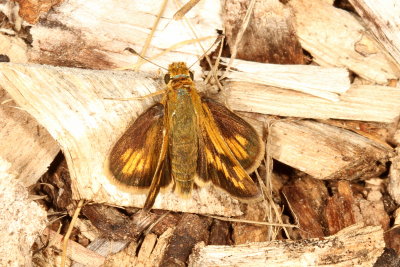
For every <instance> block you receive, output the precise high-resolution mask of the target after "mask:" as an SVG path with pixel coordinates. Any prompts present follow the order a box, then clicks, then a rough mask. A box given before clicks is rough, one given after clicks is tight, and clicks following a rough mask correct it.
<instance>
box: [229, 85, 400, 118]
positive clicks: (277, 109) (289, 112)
mask: <svg viewBox="0 0 400 267" xmlns="http://www.w3.org/2000/svg"><path fill="white" fill-rule="evenodd" d="M225 88H226V91H225V95H226V97H227V103H228V104H229V106H230V107H231V108H233V109H234V110H240V111H249V110H250V111H253V112H258V113H263V114H271V115H280V116H293V117H303V118H314V119H329V118H331V119H344V120H360V121H376V122H386V123H393V122H396V121H397V119H398V116H399V114H400V90H399V89H398V88H393V87H388V86H373V85H353V86H352V87H351V88H350V89H349V90H348V91H347V92H346V93H344V94H342V95H341V97H340V101H339V102H332V101H327V100H324V99H321V98H318V97H314V96H310V95H306V94H303V93H299V92H293V91H291V90H284V89H280V88H275V87H268V86H264V85H259V84H255V83H244V82H229V83H227V84H226V86H225Z"/></svg>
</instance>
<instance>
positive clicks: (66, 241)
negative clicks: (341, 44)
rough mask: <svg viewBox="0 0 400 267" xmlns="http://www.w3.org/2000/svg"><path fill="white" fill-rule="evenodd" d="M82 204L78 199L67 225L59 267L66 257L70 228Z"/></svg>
mask: <svg viewBox="0 0 400 267" xmlns="http://www.w3.org/2000/svg"><path fill="white" fill-rule="evenodd" d="M82 206H83V199H81V200H79V203H78V206H77V207H76V210H75V212H74V215H73V216H72V220H71V223H70V224H69V226H68V230H67V233H66V234H65V236H64V240H63V246H62V254H61V267H64V266H65V260H66V257H67V247H68V241H69V237H70V235H71V232H72V229H73V228H74V225H75V223H76V220H77V219H78V215H79V213H80V212H81V208H82Z"/></svg>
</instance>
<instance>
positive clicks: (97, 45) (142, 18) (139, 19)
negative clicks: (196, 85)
mask: <svg viewBox="0 0 400 267" xmlns="http://www.w3.org/2000/svg"><path fill="white" fill-rule="evenodd" d="M163 1H164V0H151V1H130V0H104V1H97V0H88V1H85V4H82V2H81V1H79V0H71V1H63V2H62V3H61V4H60V5H58V6H56V7H54V8H53V9H52V10H51V11H50V12H49V13H48V14H46V15H44V16H42V18H41V20H40V22H39V23H37V24H35V25H33V26H32V29H31V31H30V32H31V34H32V38H33V40H34V41H33V43H32V50H31V54H30V55H31V62H38V63H46V64H52V65H65V64H67V65H68V66H84V67H86V68H94V69H99V68H100V69H109V68H116V67H124V68H132V66H133V65H134V64H135V63H136V62H137V61H138V57H136V56H134V55H132V54H131V53H128V52H126V51H124V50H125V48H126V47H131V48H133V49H135V50H136V51H137V52H139V53H141V51H142V48H143V46H144V44H145V43H146V39H147V37H148V36H149V34H150V32H151V30H152V28H153V25H154V22H155V20H156V17H157V15H158V13H159V11H160V9H161V6H162V4H163ZM180 7H181V4H179V3H177V2H174V1H169V2H168V3H167V6H166V9H165V11H164V13H163V15H162V16H161V19H160V22H159V25H158V27H157V29H156V31H155V33H154V36H153V38H152V40H151V45H150V49H148V51H147V52H146V53H145V54H144V55H143V56H146V57H147V58H149V59H151V60H152V61H154V62H155V63H157V64H159V65H161V66H163V67H167V66H168V64H169V63H170V62H171V61H185V62H188V64H190V65H191V64H192V63H194V62H195V61H196V60H197V59H198V58H199V57H200V56H201V55H203V54H204V50H203V49H202V48H201V47H200V46H199V44H198V43H196V42H194V43H191V44H186V45H183V46H180V47H175V48H173V49H172V51H169V52H168V53H166V54H164V55H162V56H158V57H157V58H153V57H154V56H156V55H158V54H160V53H161V52H165V51H166V49H168V48H170V47H173V46H174V45H176V44H178V43H180V42H183V41H188V40H193V39H196V38H206V39H205V40H202V42H201V44H202V46H203V47H204V48H205V49H208V48H209V47H210V46H211V44H212V43H213V42H214V41H215V40H216V37H217V34H216V31H215V29H222V22H221V18H220V16H219V11H220V3H219V1H215V0H204V1H201V2H200V3H198V4H197V5H196V7H195V8H193V9H192V10H191V11H190V12H188V13H187V14H186V15H185V19H184V20H181V21H176V20H174V19H173V15H174V14H175V12H176V11H177V10H178V9H179V8H180ZM105 11H107V12H105ZM188 23H190V24H191V25H193V26H194V30H195V32H196V33H193V32H192V30H191V29H190V28H189V27H188V26H187V24H188ZM53 25H57V27H54V26H53ZM193 69H194V70H199V67H198V64H197V67H194V68H193ZM141 70H144V71H152V72H154V71H156V70H158V67H156V66H154V65H152V64H149V63H145V64H144V65H143V66H142V68H141Z"/></svg>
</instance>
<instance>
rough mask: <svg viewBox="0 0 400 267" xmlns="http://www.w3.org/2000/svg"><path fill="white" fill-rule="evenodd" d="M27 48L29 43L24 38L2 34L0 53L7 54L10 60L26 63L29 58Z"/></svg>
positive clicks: (0, 37) (0, 35)
mask: <svg viewBox="0 0 400 267" xmlns="http://www.w3.org/2000/svg"><path fill="white" fill-rule="evenodd" d="M13 34H14V33H13ZM27 49H28V45H27V44H26V43H25V42H24V41H23V40H22V39H20V38H18V37H15V36H7V35H4V34H0V54H3V55H7V56H8V57H9V58H10V61H12V62H15V63H26V62H27V60H28V56H27V55H26V52H27Z"/></svg>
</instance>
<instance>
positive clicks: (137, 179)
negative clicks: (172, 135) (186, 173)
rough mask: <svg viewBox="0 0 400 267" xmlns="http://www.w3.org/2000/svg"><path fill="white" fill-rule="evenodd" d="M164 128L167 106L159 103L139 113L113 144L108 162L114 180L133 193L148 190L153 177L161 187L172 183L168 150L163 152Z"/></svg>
mask: <svg viewBox="0 0 400 267" xmlns="http://www.w3.org/2000/svg"><path fill="white" fill-rule="evenodd" d="M163 131H164V106H163V105H162V104H161V103H158V104H155V105H154V106H152V107H150V108H149V109H147V110H146V111H145V112H144V113H143V114H142V115H140V116H139V117H138V118H137V119H136V120H135V122H134V123H133V124H132V125H131V126H130V127H129V128H128V129H127V130H126V132H125V133H124V134H123V135H122V136H121V138H120V139H119V140H118V141H117V142H116V144H115V145H114V147H113V149H112V150H111V153H110V156H109V158H108V162H107V163H108V168H109V171H110V172H111V174H112V176H113V177H112V178H111V181H112V182H114V183H115V184H116V185H118V186H119V187H120V188H122V189H123V190H125V191H130V192H133V193H143V191H144V192H146V191H148V189H149V188H150V186H151V185H152V182H153V179H156V180H157V187H158V189H159V188H160V187H166V186H167V185H169V184H170V183H171V177H170V175H169V171H168V164H167V163H166V156H165V155H166V153H164V154H161V150H162V146H163V143H164V142H165V141H166V140H165V138H164V135H165V133H163ZM157 193H158V191H157Z"/></svg>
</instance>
